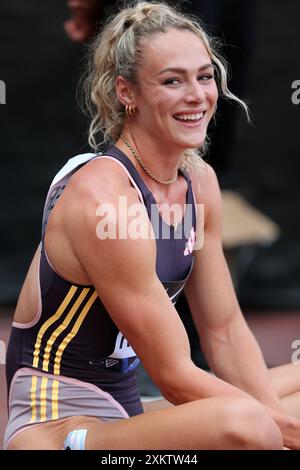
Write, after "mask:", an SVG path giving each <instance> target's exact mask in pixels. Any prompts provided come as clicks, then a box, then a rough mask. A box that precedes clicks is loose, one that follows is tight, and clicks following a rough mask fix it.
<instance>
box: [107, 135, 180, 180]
mask: <svg viewBox="0 0 300 470" xmlns="http://www.w3.org/2000/svg"><path fill="white" fill-rule="evenodd" d="M122 135H123V136H124V137H125V138H126V139H127V140H128V142H129V143H130V144H131V145H132V146H133V147H134V149H135V150H136V151H137V153H138V154H139V156H140V158H141V160H142V162H143V163H144V165H145V166H146V168H147V169H148V170H149V171H150V172H151V173H152V174H153V175H155V176H156V177H157V178H159V179H160V180H163V181H169V180H172V179H173V178H174V176H175V175H176V174H177V172H178V168H179V166H180V162H181V160H182V153H183V150H181V149H179V150H178V149H174V150H173V151H172V149H171V148H170V147H169V146H166V145H165V146H164V145H163V143H162V142H159V141H157V139H156V140H155V141H154V139H151V137H150V136H149V135H148V134H146V135H143V134H142V133H141V132H134V131H132V130H131V129H130V130H129V129H127V128H124V129H123V131H122ZM116 144H117V146H118V147H119V148H120V149H121V150H122V151H123V152H124V153H125V154H126V155H127V156H128V157H129V158H130V160H131V161H132V162H133V163H134V165H135V167H136V168H137V169H138V171H139V172H140V173H141V174H143V176H144V177H146V178H147V179H148V178H149V179H151V177H150V176H149V175H148V174H147V173H146V172H145V171H144V170H143V168H142V167H141V165H140V164H139V163H138V161H137V160H136V159H135V158H134V156H133V155H132V152H131V151H130V150H129V148H128V147H127V146H126V144H125V143H124V142H123V141H122V139H119V140H118V141H117V142H116ZM145 173H146V174H145ZM153 181H154V180H153Z"/></svg>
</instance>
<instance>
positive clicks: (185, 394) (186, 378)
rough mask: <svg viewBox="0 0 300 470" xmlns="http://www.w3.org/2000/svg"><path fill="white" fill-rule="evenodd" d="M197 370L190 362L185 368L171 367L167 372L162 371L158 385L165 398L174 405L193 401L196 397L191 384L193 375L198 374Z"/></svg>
mask: <svg viewBox="0 0 300 470" xmlns="http://www.w3.org/2000/svg"><path fill="white" fill-rule="evenodd" d="M196 369H197V367H196V366H195V365H194V364H193V363H192V362H191V361H190V363H189V364H188V365H187V366H185V367H180V368H178V367H177V368H172V367H169V368H168V370H167V371H166V372H162V371H161V372H162V373H160V376H159V378H158V380H157V383H158V386H159V389H160V391H161V393H162V395H163V397H164V398H165V399H166V400H168V401H169V402H171V403H172V404H173V405H180V404H181V403H186V402H189V401H192V400H193V399H194V397H193V391H192V390H190V388H191V387H190V386H189V383H190V379H191V378H192V377H193V374H195V372H196V373H197V371H196Z"/></svg>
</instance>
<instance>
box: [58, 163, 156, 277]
mask: <svg viewBox="0 0 300 470" xmlns="http://www.w3.org/2000/svg"><path fill="white" fill-rule="evenodd" d="M65 191H66V197H65V200H64V206H63V208H62V209H63V213H64V218H63V222H62V223H63V227H64V232H65V234H66V238H67V240H68V243H69V244H70V246H71V249H72V252H73V253H74V255H75V256H76V258H77V260H78V261H79V263H80V264H81V266H82V268H83V270H84V271H85V273H86V274H87V276H88V277H89V279H90V280H91V281H92V283H97V281H96V279H97V278H99V276H101V275H102V274H105V278H106V280H108V279H109V278H111V277H112V276H123V277H124V278H126V277H127V278H128V272H127V267H128V262H129V261H130V262H132V263H133V262H135V261H136V260H138V262H141V263H142V266H141V267H142V268H144V269H153V266H154V264H155V243H154V241H153V239H152V238H151V236H148V235H150V234H151V226H150V222H149V218H148V214H147V211H146V209H145V207H144V205H143V204H142V203H141V201H140V199H139V196H138V193H137V191H136V189H135V188H134V187H133V186H132V185H131V183H130V181H129V179H128V176H127V175H126V173H125V172H124V170H123V169H122V168H121V167H120V166H119V165H118V164H117V163H115V162H114V161H112V160H105V159H103V160H102V159H97V160H95V161H92V162H91V163H89V164H87V165H85V166H84V167H82V168H81V169H80V170H79V171H78V172H76V174H75V175H73V177H72V178H71V180H70V182H69V184H68V186H67V188H66V189H65ZM132 207H134V210H133V211H131V208H132ZM131 213H133V214H134V215H133V216H132V215H131ZM135 215H136V218H137V219H138V221H137V223H136V224H135V221H134V220H133V219H134V216H135ZM139 225H141V226H142V227H143V230H144V232H145V233H146V235H147V236H146V237H139V235H140V233H139V228H138V227H137V226H139ZM136 227H137V229H136V231H135V232H134V230H135V228H136ZM129 229H132V231H133V232H134V233H133V234H131V232H130V230H129ZM131 235H132V236H131ZM99 259H101V263H99ZM143 260H144V261H145V263H144V261H143ZM146 260H147V263H146ZM143 263H144V264H143ZM148 263H149V264H148Z"/></svg>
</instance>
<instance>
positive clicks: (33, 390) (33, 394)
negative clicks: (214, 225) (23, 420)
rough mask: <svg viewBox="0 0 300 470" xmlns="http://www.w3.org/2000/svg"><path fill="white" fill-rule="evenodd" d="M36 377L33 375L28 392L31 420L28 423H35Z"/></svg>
mask: <svg viewBox="0 0 300 470" xmlns="http://www.w3.org/2000/svg"><path fill="white" fill-rule="evenodd" d="M37 379H38V378H37V376H36V375H33V376H32V378H31V390H30V406H31V420H30V423H34V422H35V421H36V386H37Z"/></svg>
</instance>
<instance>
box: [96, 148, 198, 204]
mask: <svg viewBox="0 0 300 470" xmlns="http://www.w3.org/2000/svg"><path fill="white" fill-rule="evenodd" d="M105 155H108V156H111V157H114V158H116V159H117V160H119V161H120V162H121V163H122V164H123V165H124V166H125V167H126V169H127V170H128V172H129V173H130V175H131V176H132V178H133V179H134V181H135V182H136V184H137V185H138V187H139V188H140V190H141V192H142V194H143V196H144V199H145V201H149V200H150V201H151V202H152V203H153V200H154V197H153V194H152V192H151V191H150V189H149V188H148V187H147V186H146V184H145V183H144V180H143V178H142V177H141V175H140V174H139V172H138V171H137V169H136V168H135V166H134V164H133V163H132V161H131V160H130V159H129V158H128V157H127V156H126V155H125V154H124V153H123V152H122V151H121V150H119V149H118V148H117V147H111V148H110V149H108V150H106V151H105V153H104V154H103V156H105ZM179 171H180V172H181V174H182V176H183V177H184V178H185V180H186V181H187V183H188V190H189V191H190V190H191V180H190V177H189V175H188V173H186V172H185V171H184V170H182V169H181V168H180V170H179ZM154 202H155V200H154Z"/></svg>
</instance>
